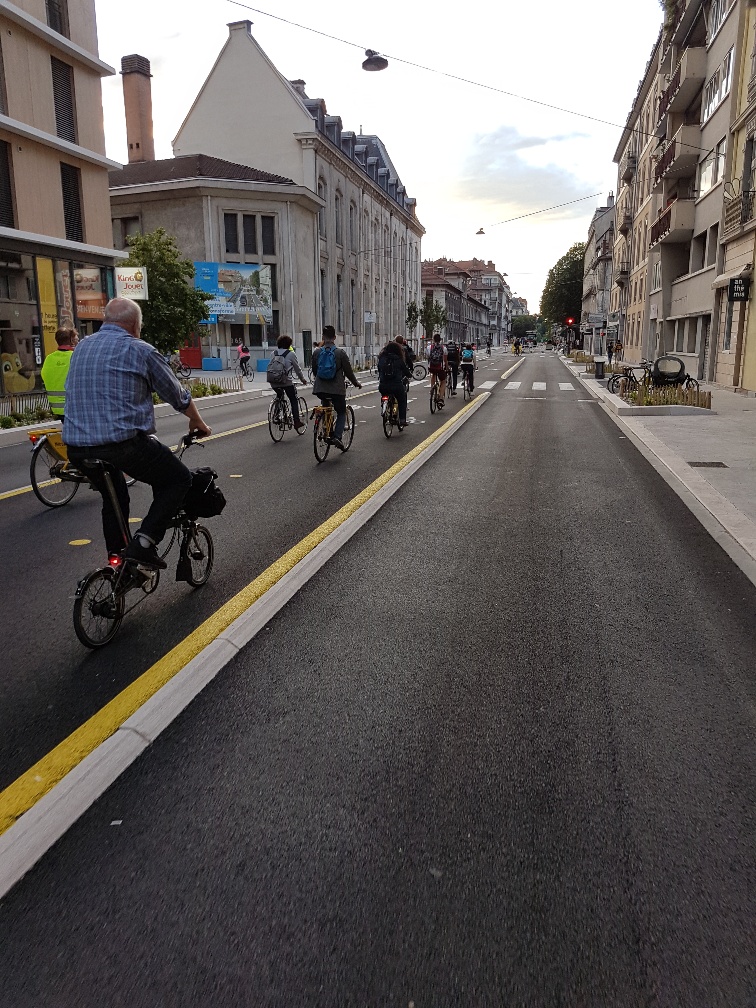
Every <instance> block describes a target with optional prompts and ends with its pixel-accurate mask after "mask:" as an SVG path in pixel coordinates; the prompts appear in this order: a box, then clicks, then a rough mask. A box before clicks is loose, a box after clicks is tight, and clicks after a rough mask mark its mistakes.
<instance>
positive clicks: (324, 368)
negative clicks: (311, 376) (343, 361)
mask: <svg viewBox="0 0 756 1008" xmlns="http://www.w3.org/2000/svg"><path fill="white" fill-rule="evenodd" d="M335 377H336V347H335V346H334V345H333V344H332V343H326V345H325V346H322V347H321V348H320V353H319V354H318V378H323V379H324V380H325V381H329V380H330V379H331V378H335Z"/></svg>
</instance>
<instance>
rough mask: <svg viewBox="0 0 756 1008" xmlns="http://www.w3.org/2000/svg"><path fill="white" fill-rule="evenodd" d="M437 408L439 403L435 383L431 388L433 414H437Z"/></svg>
mask: <svg viewBox="0 0 756 1008" xmlns="http://www.w3.org/2000/svg"><path fill="white" fill-rule="evenodd" d="M437 406H438V402H437V400H436V383H435V382H433V384H432V385H431V387H430V411H431V413H435V412H436V408H437Z"/></svg>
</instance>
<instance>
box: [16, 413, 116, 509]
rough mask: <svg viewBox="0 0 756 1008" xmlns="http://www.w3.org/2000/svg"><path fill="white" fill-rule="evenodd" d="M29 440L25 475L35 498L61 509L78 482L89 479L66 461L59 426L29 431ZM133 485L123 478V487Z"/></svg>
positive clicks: (66, 455)
mask: <svg viewBox="0 0 756 1008" xmlns="http://www.w3.org/2000/svg"><path fill="white" fill-rule="evenodd" d="M29 440H30V441H31V443H32V457H31V463H30V465H29V476H30V479H31V488H32V490H33V491H34V495H35V497H36V498H37V500H38V501H40V502H41V503H42V504H44V505H45V506H46V507H49V508H57V507H63V505H64V504H68V502H69V501H71V500H73V498H74V497H75V496H76V492H77V490H78V489H79V487H80V486H81V484H82V483H87V484H88V483H89V478H88V477H87V476H86V474H85V473H83V472H80V471H79V470H78V469H76V468H75V467H74V466H72V465H71V463H70V462H69V461H68V449H67V448H66V446H65V444H64V443H63V435H62V433H61V430H60V428H59V427H47V428H44V429H41V430H35V431H32V432H31V433H30V434H29ZM135 483H136V480H135V479H132V477H131V476H127V477H126V484H127V486H133V485H134V484H135Z"/></svg>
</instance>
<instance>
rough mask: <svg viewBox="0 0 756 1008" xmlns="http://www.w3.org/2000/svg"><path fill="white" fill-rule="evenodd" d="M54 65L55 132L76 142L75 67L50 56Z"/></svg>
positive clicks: (52, 65)
mask: <svg viewBox="0 0 756 1008" xmlns="http://www.w3.org/2000/svg"><path fill="white" fill-rule="evenodd" d="M50 65H51V67H52V84H53V102H54V103H55V132H56V133H57V134H58V136H59V137H60V138H61V140H68V141H69V143H76V142H77V140H76V108H75V106H74V89H73V67H70V66H69V65H68V63H63V62H62V60H59V59H56V58H55V56H51V57H50Z"/></svg>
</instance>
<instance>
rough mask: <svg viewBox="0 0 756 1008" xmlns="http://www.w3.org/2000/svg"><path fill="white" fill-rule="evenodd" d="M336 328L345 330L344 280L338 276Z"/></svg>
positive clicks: (341, 330) (340, 330)
mask: <svg viewBox="0 0 756 1008" xmlns="http://www.w3.org/2000/svg"><path fill="white" fill-rule="evenodd" d="M336 329H337V330H338V331H339V332H344V281H343V280H342V278H341V276H340V275H339V276H337V277H336Z"/></svg>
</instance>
